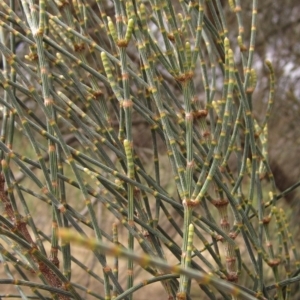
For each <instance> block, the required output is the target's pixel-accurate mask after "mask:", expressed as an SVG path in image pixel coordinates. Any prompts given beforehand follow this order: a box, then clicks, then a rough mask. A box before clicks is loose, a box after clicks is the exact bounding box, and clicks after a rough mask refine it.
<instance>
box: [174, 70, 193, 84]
mask: <svg viewBox="0 0 300 300" xmlns="http://www.w3.org/2000/svg"><path fill="white" fill-rule="evenodd" d="M193 76H194V72H192V71H189V72H186V73H183V74H180V75H177V76H174V77H175V80H177V81H179V82H180V83H184V82H186V81H188V80H190V79H191V78H193Z"/></svg>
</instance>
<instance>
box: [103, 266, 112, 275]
mask: <svg viewBox="0 0 300 300" xmlns="http://www.w3.org/2000/svg"><path fill="white" fill-rule="evenodd" d="M103 272H104V273H106V274H107V273H109V272H111V267H110V266H105V267H104V268H103Z"/></svg>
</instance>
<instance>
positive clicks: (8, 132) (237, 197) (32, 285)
mask: <svg viewBox="0 0 300 300" xmlns="http://www.w3.org/2000/svg"><path fill="white" fill-rule="evenodd" d="M257 2H258V1H257V0H253V3H252V13H251V16H250V17H251V22H250V23H251V28H250V29H249V30H248V31H249V32H250V36H249V38H248V37H246V36H245V34H244V30H243V28H244V23H243V22H244V21H243V19H244V18H249V13H248V12H244V11H243V10H242V9H241V5H240V1H239V0H235V1H229V7H226V8H225V7H223V6H222V3H221V2H220V1H219V0H214V1H205V3H204V1H203V0H199V1H179V2H178V3H177V2H175V1H173V2H172V1H171V0H166V1H158V0H150V1H140V0H137V1H131V0H130V1H122V0H114V1H113V3H110V2H106V1H100V0H98V1H97V0H96V2H93V1H82V0H77V1H76V0H74V1H64V0H63V1H59V0H57V1H52V0H49V1H47V2H44V1H43V0H39V1H35V2H33V1H32V0H22V1H14V0H11V1H10V2H8V1H5V0H1V1H0V8H1V12H0V29H1V32H0V33H1V34H0V35H1V36H0V52H1V53H2V71H1V72H0V84H1V89H2V91H1V95H0V102H1V107H2V118H1V140H0V156H1V176H0V181H1V182H0V183H1V184H0V198H1V203H2V208H1V210H2V213H1V216H0V223H1V226H0V234H1V235H0V237H1V239H2V242H1V244H0V251H1V254H0V258H1V260H2V261H3V262H5V263H6V264H5V274H4V273H3V274H2V275H1V276H2V278H1V279H0V284H5V285H6V286H9V287H11V289H10V290H9V291H8V293H9V297H15V298H22V299H49V297H51V298H54V299H78V300H79V299H105V300H109V299H115V300H117V299H118V300H120V299H128V300H131V299H149V297H150V296H149V295H151V297H154V298H155V299H177V300H183V299H200V298H201V299H221V298H222V299H249V300H250V299H292V297H293V294H292V293H293V292H292V289H291V284H292V283H294V282H297V281H298V280H299V278H298V275H297V274H298V271H299V267H300V266H299V264H300V262H299V258H298V252H297V249H296V247H295V246H294V241H293V238H292V234H291V233H290V229H289V224H288V223H289V222H288V221H287V216H286V214H285V212H284V210H282V209H281V208H280V207H279V205H278V200H279V199H281V198H282V196H283V195H282V194H277V189H276V184H275V182H274V179H273V175H272V171H271V169H270V166H269V162H268V152H267V136H268V130H267V128H268V119H269V116H270V113H271V110H272V105H273V98H274V86H275V79H274V72H273V69H272V64H271V62H270V61H267V62H266V68H267V69H268V70H269V74H270V75H269V85H270V89H269V90H270V92H269V100H268V103H267V104H266V113H265V116H264V118H263V119H262V121H257V120H256V119H255V118H254V116H253V113H252V100H253V97H254V96H253V93H254V91H255V87H256V85H257V84H258V83H257V78H256V72H255V70H254V67H253V57H254V53H255V37H256V31H257V29H258V28H257V27H256V22H257V21H256V18H257V9H258V7H257V5H258V3H257ZM228 15H230V16H231V17H232V16H234V17H235V18H236V21H235V26H236V28H235V31H232V32H231V31H229V30H228V29H227V24H226V22H227V21H226V18H227V16H228ZM247 24H248V23H247ZM235 32H238V33H237V35H236V33H235ZM21 48H22V49H23V51H24V52H25V54H26V55H24V53H20V49H21ZM20 141H21V142H20ZM293 188H295V186H294V187H291V190H292V189H293ZM71 242H74V243H77V244H80V245H81V246H82V248H83V250H81V248H76V247H72V248H71V246H70V243H71ZM80 251H84V252H80ZM119 257H122V258H123V259H122V260H121V259H120V261H119ZM124 262H125V263H124ZM5 278H8V279H5ZM152 285H153V287H152ZM13 286H15V288H16V291H17V292H18V295H14V294H13V292H12V291H13V290H14V289H15V288H14V289H13ZM28 287H29V288H28ZM149 293H150V294H149ZM151 293H152V294H151ZM0 296H1V298H2V297H3V298H4V295H0Z"/></svg>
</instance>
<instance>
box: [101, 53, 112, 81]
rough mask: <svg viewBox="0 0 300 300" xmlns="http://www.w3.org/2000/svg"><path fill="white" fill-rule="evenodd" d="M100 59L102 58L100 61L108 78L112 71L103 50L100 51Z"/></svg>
mask: <svg viewBox="0 0 300 300" xmlns="http://www.w3.org/2000/svg"><path fill="white" fill-rule="evenodd" d="M101 59H102V63H103V67H104V70H105V73H106V75H107V77H108V79H109V78H110V76H112V72H111V69H110V66H109V62H108V58H107V55H106V53H105V52H101Z"/></svg>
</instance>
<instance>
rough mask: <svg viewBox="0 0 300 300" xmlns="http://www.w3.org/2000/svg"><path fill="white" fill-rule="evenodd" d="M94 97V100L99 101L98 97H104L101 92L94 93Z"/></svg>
mask: <svg viewBox="0 0 300 300" xmlns="http://www.w3.org/2000/svg"><path fill="white" fill-rule="evenodd" d="M92 95H93V98H94V99H97V98H98V97H100V96H102V95H103V92H102V91H101V90H98V91H94V92H93V93H92Z"/></svg>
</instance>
